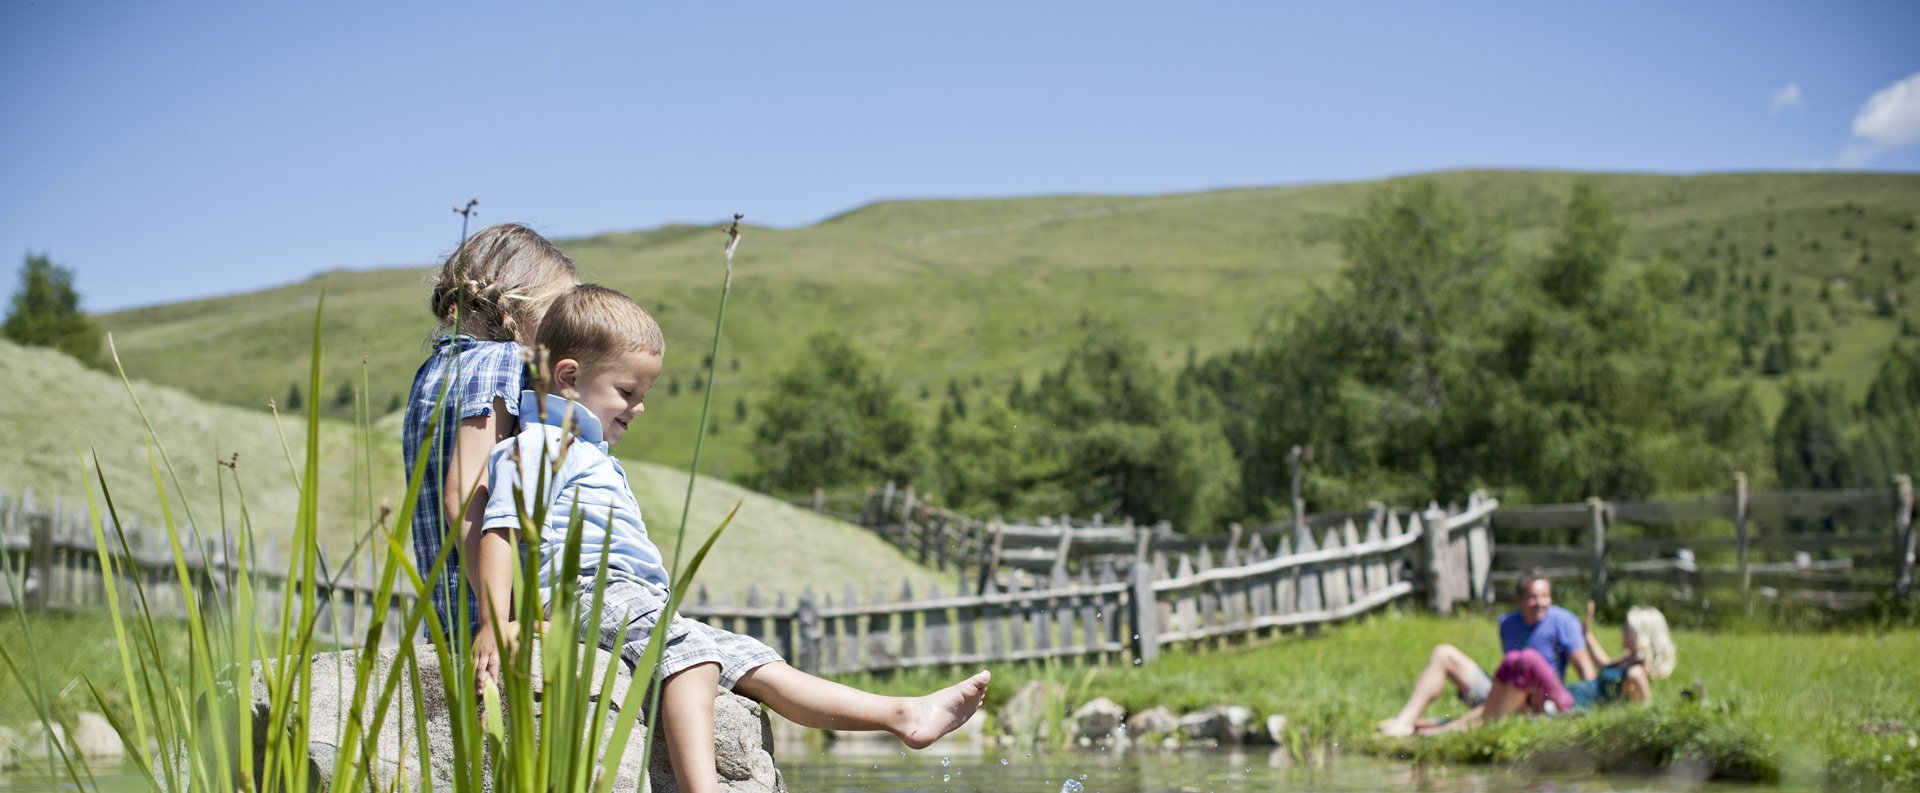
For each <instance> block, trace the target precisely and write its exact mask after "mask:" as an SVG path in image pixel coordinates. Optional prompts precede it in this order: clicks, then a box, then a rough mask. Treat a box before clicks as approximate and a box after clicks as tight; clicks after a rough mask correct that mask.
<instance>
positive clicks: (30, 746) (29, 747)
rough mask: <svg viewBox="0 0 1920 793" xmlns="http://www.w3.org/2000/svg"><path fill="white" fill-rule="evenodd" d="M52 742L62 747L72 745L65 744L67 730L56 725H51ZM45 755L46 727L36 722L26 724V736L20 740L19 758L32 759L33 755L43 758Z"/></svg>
mask: <svg viewBox="0 0 1920 793" xmlns="http://www.w3.org/2000/svg"><path fill="white" fill-rule="evenodd" d="M53 742H54V743H57V744H59V745H61V746H64V747H71V746H72V745H73V744H70V743H67V728H65V727H62V726H60V725H59V724H58V723H56V724H54V725H53ZM46 753H47V725H45V724H42V723H40V722H37V721H36V722H33V723H32V724H28V725H27V734H26V735H25V736H22V738H21V740H20V756H21V757H22V758H26V757H32V756H34V755H42V756H44V755H45V754H46Z"/></svg>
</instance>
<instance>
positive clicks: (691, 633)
mask: <svg viewBox="0 0 1920 793" xmlns="http://www.w3.org/2000/svg"><path fill="white" fill-rule="evenodd" d="M578 598H579V604H580V605H579V615H580V616H579V620H580V623H581V624H580V636H581V638H588V637H593V638H595V639H596V640H597V641H598V642H599V644H600V646H601V647H603V648H606V649H607V650H609V651H614V650H617V651H618V652H619V653H620V657H621V658H624V659H626V662H627V667H628V668H629V669H631V668H633V667H636V666H638V665H639V664H640V656H642V655H644V654H646V652H647V638H648V637H649V636H651V635H652V634H653V626H654V624H655V623H657V622H659V621H660V612H661V610H662V609H664V608H666V605H667V591H666V590H665V589H662V588H660V587H657V586H655V585H653V584H648V583H646V582H643V581H640V580H638V579H635V578H632V577H630V576H626V575H623V574H620V573H616V572H614V571H611V570H609V571H607V588H606V590H605V595H604V597H603V600H602V606H601V611H600V621H599V623H598V624H591V623H589V622H588V618H589V617H590V616H592V615H590V614H588V613H587V611H588V609H589V608H590V607H591V606H592V605H593V576H582V577H581V579H580V593H579V595H578ZM779 660H782V659H781V658H780V653H778V652H776V651H775V650H774V649H773V648H772V647H768V646H767V645H765V644H762V643H761V642H760V640H758V639H755V638H753V637H751V636H741V635H740V634H737V633H731V632H728V631H723V630H720V629H719V628H715V627H713V626H711V625H708V624H706V623H704V622H700V621H698V620H690V619H687V618H686V617H682V616H680V615H679V614H675V615H673V623H672V625H671V626H669V627H668V628H667V648H666V650H665V651H664V652H663V653H662V655H661V656H660V669H659V671H658V672H657V673H656V675H655V678H656V679H658V680H665V679H667V678H669V677H672V676H674V675H676V674H679V673H680V672H683V671H686V670H687V669H690V668H692V667H694V666H698V665H700V664H704V663H714V664H719V665H720V685H721V686H722V687H723V688H726V689H727V690H728V691H732V690H733V686H734V684H735V683H738V682H740V677H741V676H742V675H745V674H746V673H748V672H751V671H753V670H754V669H757V668H759V667H761V666H765V665H767V664H770V663H773V662H775V661H779Z"/></svg>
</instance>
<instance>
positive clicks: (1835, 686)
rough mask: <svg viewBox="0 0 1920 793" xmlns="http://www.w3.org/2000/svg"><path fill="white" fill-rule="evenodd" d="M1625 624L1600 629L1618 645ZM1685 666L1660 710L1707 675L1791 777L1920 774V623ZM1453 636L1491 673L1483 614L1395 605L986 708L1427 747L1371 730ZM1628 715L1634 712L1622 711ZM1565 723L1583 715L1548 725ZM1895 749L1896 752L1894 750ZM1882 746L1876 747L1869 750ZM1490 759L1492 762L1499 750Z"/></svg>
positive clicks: (1012, 678) (1022, 669)
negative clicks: (1210, 717) (1194, 714)
mask: <svg viewBox="0 0 1920 793" xmlns="http://www.w3.org/2000/svg"><path fill="white" fill-rule="evenodd" d="M1616 630H1617V629H1609V630H1607V632H1606V633H1605V634H1603V635H1604V637H1605V638H1604V639H1603V640H1604V641H1606V642H1607V643H1608V645H1609V647H1610V648H1611V647H1612V645H1614V644H1616V643H1617V641H1618V639H1617V636H1618V634H1617V632H1616ZM1674 638H1675V641H1676V642H1677V643H1678V645H1679V651H1680V654H1679V657H1680V666H1679V668H1678V669H1677V670H1676V671H1675V672H1674V675H1673V677H1672V678H1671V679H1669V680H1665V681H1661V682H1659V683H1656V684H1655V686H1654V700H1655V709H1654V710H1655V712H1669V713H1671V712H1674V711H1676V710H1678V709H1679V708H1681V706H1682V703H1681V700H1680V689H1681V688H1682V687H1685V686H1688V685H1692V684H1693V681H1696V680H1697V681H1700V682H1703V683H1705V684H1706V686H1707V691H1708V696H1709V699H1710V702H1711V703H1714V708H1715V709H1716V712H1722V711H1724V712H1726V713H1728V714H1730V715H1731V718H1732V720H1733V723H1735V724H1737V725H1740V726H1743V727H1746V728H1750V731H1751V732H1752V733H1753V735H1754V736H1755V737H1757V738H1758V740H1759V742H1761V743H1763V744H1764V745H1765V746H1766V747H1768V748H1770V749H1774V750H1777V751H1778V753H1779V758H1778V759H1779V763H1780V766H1781V768H1782V769H1783V772H1784V773H1785V775H1786V776H1787V778H1789V779H1810V778H1813V777H1817V776H1818V775H1820V774H1821V773H1822V769H1823V768H1824V767H1825V765H1826V763H1827V761H1828V758H1829V756H1830V755H1833V754H1842V755H1844V754H1847V753H1860V752H1861V751H1864V750H1866V749H1872V748H1873V747H1876V746H1879V745H1880V744H1886V745H1887V746H1890V747H1892V746H1895V745H1896V744H1897V747H1904V748H1905V751H1906V752H1907V753H1908V754H1909V755H1911V757H1910V758H1906V759H1904V762H1905V763H1907V764H1908V765H1907V766H1906V767H1907V768H1909V769H1920V750H1916V749H1914V748H1912V747H1907V746H1906V741H1907V740H1908V738H1909V737H1910V731H1911V730H1913V729H1916V728H1920V673H1916V672H1915V663H1916V659H1920V628H1915V627H1913V626H1907V627H1902V628H1898V629H1893V630H1886V631H1873V632H1868V631H1849V632H1843V631H1830V632H1801V633H1773V632H1765V631H1761V630H1741V631H1726V632H1702V631H1692V630H1682V631H1678V632H1676V634H1675V637H1674ZM1442 642H1445V643H1450V644H1454V645H1456V646H1458V647H1460V648H1461V649H1463V650H1465V651H1466V652H1467V653H1468V654H1469V655H1471V656H1473V657H1474V658H1475V659H1476V660H1479V661H1480V662H1481V663H1482V664H1484V665H1486V666H1487V667H1488V668H1491V667H1492V666H1493V665H1494V663H1495V662H1496V661H1497V660H1498V657H1499V656H1498V654H1497V650H1498V648H1499V638H1498V635H1497V633H1496V631H1495V628H1494V623H1493V620H1492V619H1491V618H1489V617H1487V616H1469V617H1459V618H1451V619H1442V618H1435V617H1430V616H1424V615H1410V614H1401V613H1394V612H1388V613H1383V614H1380V615H1376V616H1373V617H1369V618H1366V619H1362V620H1358V621H1355V622H1352V623H1348V624H1345V625H1341V626H1337V627H1333V628H1328V629H1325V630H1323V631H1322V632H1320V633H1319V634H1318V635H1297V634H1294V635H1287V636H1284V637H1281V638H1279V639H1276V640H1271V641H1265V642H1262V643H1259V644H1254V645H1248V646H1236V647H1227V648H1223V649H1217V650H1206V651H1199V650H1194V649H1173V650H1172V651H1171V652H1167V653H1165V654H1163V655H1162V656H1161V658H1160V659H1159V660H1158V661H1157V662H1155V663H1153V664H1151V665H1146V666H1139V667H1128V666H1124V665H1120V664H1115V665H1109V666H1104V667H1103V666H1093V667H1065V668H1060V667H1056V668H1052V669H1048V668H1042V667H1040V666H1036V665H1032V664H1020V665H1001V666H994V667H992V669H993V671H994V684H993V689H992V691H991V692H990V693H989V695H988V698H989V708H994V709H997V708H998V707H999V705H1000V704H1001V703H1003V702H1004V701H1005V699H1006V698H1007V697H1008V696H1010V695H1011V694H1013V693H1014V692H1015V691H1017V690H1018V689H1019V688H1020V686H1021V685H1023V684H1024V683H1026V682H1028V681H1033V680H1047V679H1051V680H1054V681H1058V682H1062V683H1065V684H1066V685H1067V686H1068V687H1069V690H1070V693H1071V694H1072V695H1074V696H1073V698H1074V699H1075V700H1076V701H1085V700H1088V699H1091V698H1093V697H1096V696H1105V697H1109V698H1111V699H1113V700H1115V701H1116V702H1119V703H1120V704H1122V705H1124V706H1126V707H1127V709H1128V710H1129V711H1130V712H1132V711H1138V710H1141V709H1144V708H1147V707H1151V706H1153V705H1167V706H1169V707H1171V708H1173V709H1174V710H1176V711H1185V710H1189V709H1193V708H1199V707H1205V706H1207V705H1214V704H1221V703H1230V704H1238V705H1244V706H1246V707H1248V708H1251V709H1252V710H1253V711H1254V713H1255V714H1256V718H1264V717H1265V716H1267V715H1269V714H1281V715H1285V716H1287V717H1288V720H1289V723H1290V724H1291V725H1299V726H1304V727H1307V728H1308V729H1310V730H1313V731H1315V733H1316V737H1315V740H1318V739H1319V738H1323V737H1324V738H1330V739H1332V740H1334V741H1337V742H1339V743H1342V744H1345V745H1349V746H1353V745H1371V746H1372V748H1375V749H1377V750H1381V751H1386V752H1389V753H1395V754H1403V755H1407V754H1419V753H1420V747H1419V746H1418V744H1417V743H1410V744H1408V745H1406V746H1404V747H1401V746H1391V745H1385V746H1383V745H1377V744H1375V742H1374V741H1373V740H1372V731H1373V725H1374V724H1375V723H1376V722H1378V721H1379V720H1380V719H1383V718H1386V717H1387V716H1390V715H1392V714H1393V713H1394V711H1396V710H1398V709H1399V706H1400V704H1401V703H1402V702H1403V701H1404V699H1405V697H1406V696H1407V693H1408V691H1409V689H1410V687H1411V685H1412V683H1413V677H1414V675H1415V674H1417V673H1418V672H1419V670H1420V667H1421V666H1422V665H1423V664H1424V663H1425V662H1426V659H1427V655H1428V653H1429V651H1430V650H1431V649H1432V648H1433V646H1434V645H1436V644H1439V643H1442ZM956 674H957V672H956V671H930V670H928V671H914V672H908V673H902V674H897V675H889V676H875V675H860V676H853V677H850V678H847V679H846V681H847V682H850V683H854V684H857V685H861V686H867V687H873V688H877V689H880V690H884V691H889V692H894V693H908V692H914V691H920V690H924V689H928V688H931V687H934V686H936V685H944V682H943V681H946V680H948V679H949V678H951V677H954V676H956ZM1462 710H1464V708H1463V707H1462V706H1461V705H1460V703H1459V702H1457V701H1455V700H1452V699H1451V698H1443V699H1442V700H1441V701H1440V702H1439V703H1437V704H1436V705H1435V706H1434V708H1433V709H1432V710H1431V711H1429V715H1430V716H1448V715H1456V714H1458V713H1459V712H1461V711H1462ZM1628 715H1631V714H1628ZM1553 721H1555V722H1561V723H1565V722H1571V721H1577V720H1553ZM1895 721H1897V722H1900V723H1902V724H1904V725H1905V727H1904V729H1903V730H1901V731H1899V733H1898V735H1895V736H1887V738H1886V739H1885V740H1876V739H1873V738H1871V737H1869V736H1865V735H1863V729H1862V728H1863V727H1866V728H1868V729H1869V730H1877V729H1881V728H1884V727H1885V726H1887V725H1888V723H1889V722H1895ZM1550 726H1554V725H1548V724H1546V723H1545V722H1541V721H1530V722H1522V723H1516V724H1514V725H1512V726H1511V728H1509V729H1510V730H1517V731H1518V734H1515V733H1514V732H1507V733H1501V734H1496V733H1491V732H1490V733H1488V734H1489V735H1494V736H1495V737H1499V738H1500V739H1502V740H1505V741H1510V742H1512V741H1518V742H1520V743H1524V742H1525V741H1526V740H1527V739H1528V737H1529V734H1530V733H1537V732H1540V731H1542V730H1544V729H1546V728H1548V727H1550ZM1445 748H1446V749H1447V750H1448V751H1447V752H1446V753H1444V754H1440V755H1438V758H1439V759H1459V758H1460V756H1461V755H1465V754H1469V753H1470V751H1469V750H1474V749H1475V747H1471V746H1466V745H1454V746H1448V747H1445ZM1887 751H1892V749H1888V750H1887ZM1873 753H1874V754H1876V755H1878V754H1880V753H1881V752H1880V751H1879V750H1877V749H1875V750H1874V751H1873ZM1500 757H1501V755H1495V756H1493V757H1489V758H1486V759H1499V758H1500Z"/></svg>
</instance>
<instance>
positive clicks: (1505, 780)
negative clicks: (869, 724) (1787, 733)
mask: <svg viewBox="0 0 1920 793" xmlns="http://www.w3.org/2000/svg"><path fill="white" fill-rule="evenodd" d="M780 769H781V773H783V774H785V775H786V780H787V787H788V789H789V790H792V791H795V793H802V792H803V791H804V793H920V792H921V791H926V792H927V793H972V792H973V791H982V792H983V793H985V792H991V793H1231V792H1234V791H1275V790H1279V791H1296V790H1297V791H1381V790H1404V791H1415V790H1417V791H1421V792H1422V793H1502V792H1503V791H1514V792H1515V793H1518V792H1519V791H1528V792H1529V793H1535V792H1539V793H1544V792H1546V791H1553V792H1555V793H1559V792H1561V791H1565V792H1567V793H1573V792H1574V791H1580V792H1582V793H1625V792H1626V791H1646V793H1679V792H1680V791H1689V792H1699V791H1724V792H1726V793H1731V792H1732V791H1746V792H1747V793H1753V792H1754V791H1769V793H1772V792H1774V791H1799V790H1808V791H1810V790H1814V789H1815V788H1799V787H1776V786H1755V785H1733V784H1713V785H1706V784H1700V783H1697V782H1693V781H1691V780H1683V779H1663V778H1657V777H1635V776H1612V777H1599V776H1592V775H1587V776H1552V775H1532V774H1522V773H1517V772H1509V771H1503V770H1500V769H1496V768H1489V767H1481V766H1455V767H1448V768H1429V769H1417V768H1415V767H1413V766H1412V765H1410V764H1407V763H1402V762H1395V761H1391V760H1383V759H1379V758H1374V757H1370V756H1360V755H1336V757H1335V759H1334V762H1332V763H1331V764H1329V765H1328V766H1326V767H1320V768H1306V767H1301V766H1297V765H1294V764H1292V763H1291V762H1289V761H1288V760H1287V757H1286V754H1285V753H1284V752H1283V751H1269V750H1264V749H1250V750H1245V751H1238V750H1232V749H1191V750H1182V751H1144V752H1143V751H1132V752H1126V753H1121V754H1114V753H1109V752H1101V751H1097V750H1089V751H1070V752H1062V753H1052V754H1035V755H1027V754H1026V753H1024V752H1015V753H1011V754H984V755H982V754H968V755H939V754H927V753H921V754H915V753H902V752H900V751H898V750H896V749H891V748H885V747H883V746H879V745H858V744H854V745H849V744H841V745H838V746H834V747H832V748H830V749H828V750H826V751H812V752H808V751H795V750H783V751H782V753H781V754H780Z"/></svg>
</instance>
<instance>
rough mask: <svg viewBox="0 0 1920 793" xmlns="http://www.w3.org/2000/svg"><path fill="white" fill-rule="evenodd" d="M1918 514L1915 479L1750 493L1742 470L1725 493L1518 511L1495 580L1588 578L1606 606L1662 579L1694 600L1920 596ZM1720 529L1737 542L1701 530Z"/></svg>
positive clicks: (1505, 513)
mask: <svg viewBox="0 0 1920 793" xmlns="http://www.w3.org/2000/svg"><path fill="white" fill-rule="evenodd" d="M1913 511H1914V496H1913V484H1912V480H1911V479H1909V478H1908V477H1907V476H1906V475H1904V474H1903V475H1900V476H1896V477H1894V478H1893V481H1892V484H1891V486H1890V487H1889V488H1887V489H1877V488H1861V489H1852V490H1796V491H1784V492H1777V493H1751V492H1749V490H1748V487H1747V479H1746V476H1745V475H1743V474H1737V473H1736V474H1735V475H1734V479H1733V487H1732V489H1731V492H1729V493H1727V494H1725V495H1718V496H1707V497H1702V498H1695V499H1687V500H1682V501H1654V502H1611V501H1604V500H1602V499H1598V498H1592V499H1588V500H1587V501H1586V502H1585V503H1580V504H1547V505H1540V506H1529V507H1512V508H1507V509H1503V510H1500V511H1499V513H1498V514H1497V515H1495V516H1494V519H1493V526H1494V535H1495V536H1496V537H1497V538H1498V547H1497V549H1496V550H1495V553H1494V566H1495V568H1496V569H1497V570H1498V572H1496V573H1495V574H1494V578H1495V579H1496V580H1500V581H1507V580H1512V578H1513V577H1515V576H1517V575H1519V574H1520V571H1522V570H1526V569H1529V568H1536V567H1537V568H1542V569H1545V570H1546V571H1547V572H1548V574H1549V575H1552V576H1555V577H1568V578H1584V579H1586V580H1587V581H1588V582H1590V585H1591V589H1592V593H1593V594H1594V596H1595V598H1596V599H1603V598H1605V596H1606V594H1607V591H1608V588H1609V586H1610V584H1611V583H1612V582H1615V581H1656V582H1665V583H1671V584H1672V585H1673V586H1674V588H1675V590H1676V591H1677V592H1678V593H1679V594H1681V595H1683V596H1686V595H1691V594H1694V593H1703V592H1705V591H1707V590H1708V588H1710V587H1711V588H1724V589H1737V590H1738V591H1739V592H1740V594H1741V595H1742V596H1743V597H1744V596H1747V595H1753V596H1757V597H1759V598H1762V599H1769V600H1786V601H1792V602H1799V603H1806V604H1811V605H1817V606H1823V607H1828V608H1850V607H1854V606H1859V605H1864V604H1867V603H1871V602H1874V601H1876V600H1878V599H1880V598H1882V597H1884V596H1886V595H1889V594H1891V595H1892V596H1894V597H1896V598H1905V597H1909V596H1911V594H1912V592H1913V568H1914V558H1915V547H1914V544H1915V540H1914V529H1913ZM1716 522H1719V523H1720V524H1721V525H1722V526H1723V528H1722V530H1721V531H1723V532H1724V531H1725V529H1724V527H1725V526H1726V525H1727V524H1731V527H1732V533H1731V534H1718V535H1715V534H1705V533H1702V532H1701V531H1700V530H1699V529H1700V527H1702V526H1703V525H1705V524H1711V523H1716ZM1676 528H1686V529H1688V530H1687V531H1676ZM1703 557H1715V558H1717V559H1718V561H1711V562H1710V561H1707V560H1706V559H1703ZM1729 557H1730V558H1729Z"/></svg>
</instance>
